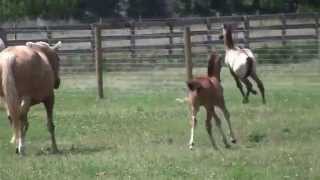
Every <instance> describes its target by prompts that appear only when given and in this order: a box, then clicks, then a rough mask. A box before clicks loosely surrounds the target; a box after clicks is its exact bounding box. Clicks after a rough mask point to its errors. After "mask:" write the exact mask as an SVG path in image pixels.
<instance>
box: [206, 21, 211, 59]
mask: <svg viewBox="0 0 320 180" xmlns="http://www.w3.org/2000/svg"><path fill="white" fill-rule="evenodd" d="M205 23H206V26H207V43H208V44H207V49H208V53H209V54H210V53H211V51H212V49H211V42H212V37H211V35H210V31H211V29H212V26H211V21H210V19H209V18H206V20H205Z"/></svg>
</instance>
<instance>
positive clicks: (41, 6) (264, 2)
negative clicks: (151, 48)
mask: <svg viewBox="0 0 320 180" xmlns="http://www.w3.org/2000/svg"><path fill="white" fill-rule="evenodd" d="M319 10H320V1H319V0H0V20H2V21H3V20H10V19H19V18H24V17H29V18H35V17H41V18H45V19H61V18H62V19H64V18H70V17H73V18H75V19H80V20H84V19H90V18H92V19H96V18H99V17H103V18H117V17H131V18H163V17H179V16H212V15H217V14H220V15H232V14H257V13H260V14H266V13H282V12H311V11H312V12H314V11H319Z"/></svg>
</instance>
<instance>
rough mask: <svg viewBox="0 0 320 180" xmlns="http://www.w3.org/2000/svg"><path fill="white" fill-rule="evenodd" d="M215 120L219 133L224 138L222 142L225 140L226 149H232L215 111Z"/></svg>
mask: <svg viewBox="0 0 320 180" xmlns="http://www.w3.org/2000/svg"><path fill="white" fill-rule="evenodd" d="M213 118H214V120H215V122H216V126H217V127H218V129H219V131H220V134H221V136H222V140H223V143H224V145H225V146H226V148H230V144H229V143H228V141H227V137H226V135H225V133H224V132H223V129H222V127H221V120H220V118H219V117H218V116H217V114H216V113H215V111H213Z"/></svg>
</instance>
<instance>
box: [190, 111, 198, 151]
mask: <svg viewBox="0 0 320 180" xmlns="http://www.w3.org/2000/svg"><path fill="white" fill-rule="evenodd" d="M191 110H192V116H191V121H190V126H191V131H190V140H189V149H190V150H192V149H193V146H194V142H193V141H194V129H195V128H196V126H197V119H196V116H197V113H198V111H199V107H195V106H192V107H191Z"/></svg>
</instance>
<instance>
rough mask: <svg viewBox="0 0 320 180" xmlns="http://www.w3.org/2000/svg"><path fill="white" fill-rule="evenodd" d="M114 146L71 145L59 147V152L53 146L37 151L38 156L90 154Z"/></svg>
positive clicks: (110, 148)
mask: <svg viewBox="0 0 320 180" xmlns="http://www.w3.org/2000/svg"><path fill="white" fill-rule="evenodd" d="M112 149H113V148H112V147H107V146H96V145H95V146H90V145H74V144H72V145H71V146H70V147H63V148H60V149H59V152H57V153H53V152H52V150H51V148H49V147H47V148H41V149H40V150H39V151H38V152H36V156H47V155H79V154H80V155H88V154H95V153H99V152H102V151H106V150H112Z"/></svg>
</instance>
